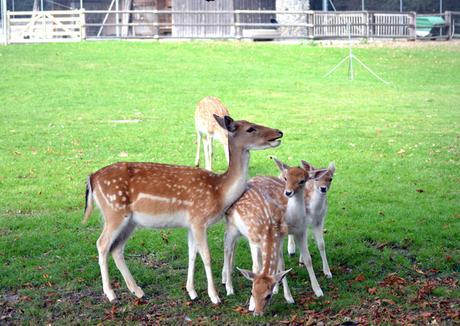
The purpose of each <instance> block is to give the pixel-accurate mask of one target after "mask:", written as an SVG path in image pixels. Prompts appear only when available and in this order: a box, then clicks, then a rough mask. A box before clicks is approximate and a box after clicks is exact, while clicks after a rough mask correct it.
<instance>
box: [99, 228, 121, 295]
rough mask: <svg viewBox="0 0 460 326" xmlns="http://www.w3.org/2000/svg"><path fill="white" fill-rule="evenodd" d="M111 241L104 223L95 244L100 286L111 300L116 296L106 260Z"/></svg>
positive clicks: (110, 235)
mask: <svg viewBox="0 0 460 326" xmlns="http://www.w3.org/2000/svg"><path fill="white" fill-rule="evenodd" d="M111 243H112V234H111V231H110V230H109V228H108V227H107V224H105V225H104V230H103V231H102V233H101V235H100V237H99V239H98V240H97V242H96V246H97V251H98V253H99V268H100V270H101V277H102V288H103V290H104V293H105V295H106V296H107V298H108V299H109V301H110V302H113V301H114V300H115V299H116V298H117V297H116V295H115V292H114V291H113V289H112V286H111V285H110V279H109V266H108V262H107V259H108V254H109V250H110V245H111Z"/></svg>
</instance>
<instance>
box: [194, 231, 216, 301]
mask: <svg viewBox="0 0 460 326" xmlns="http://www.w3.org/2000/svg"><path fill="white" fill-rule="evenodd" d="M192 230H193V238H194V239H195V244H196V246H197V248H198V252H199V254H200V256H201V260H202V261H203V264H204V270H205V272H206V278H207V280H208V295H209V298H210V299H211V301H212V303H214V304H219V303H220V299H219V295H218V294H217V290H216V287H215V286H214V280H213V277H212V270H211V254H210V253H209V247H208V239H207V235H206V229H205V228H195V229H192Z"/></svg>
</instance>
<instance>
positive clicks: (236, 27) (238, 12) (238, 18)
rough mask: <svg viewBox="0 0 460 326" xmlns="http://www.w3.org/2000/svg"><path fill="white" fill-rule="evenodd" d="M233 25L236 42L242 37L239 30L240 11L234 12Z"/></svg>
mask: <svg viewBox="0 0 460 326" xmlns="http://www.w3.org/2000/svg"><path fill="white" fill-rule="evenodd" d="M234 21H235V22H234V25H235V37H236V39H237V40H241V37H242V36H243V31H242V29H241V26H240V25H239V24H240V11H239V10H235V17H234Z"/></svg>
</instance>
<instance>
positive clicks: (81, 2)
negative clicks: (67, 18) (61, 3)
mask: <svg viewBox="0 0 460 326" xmlns="http://www.w3.org/2000/svg"><path fill="white" fill-rule="evenodd" d="M80 9H83V0H80Z"/></svg>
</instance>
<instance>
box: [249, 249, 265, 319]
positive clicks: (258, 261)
mask: <svg viewBox="0 0 460 326" xmlns="http://www.w3.org/2000/svg"><path fill="white" fill-rule="evenodd" d="M249 248H250V249H251V257H252V272H253V273H256V274H258V273H259V272H260V270H261V268H262V255H261V253H260V250H259V248H258V247H257V246H256V245H253V244H252V243H249ZM255 308H256V303H255V302H254V297H253V296H252V295H251V298H250V299H249V308H248V309H249V311H254V309H255Z"/></svg>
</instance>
